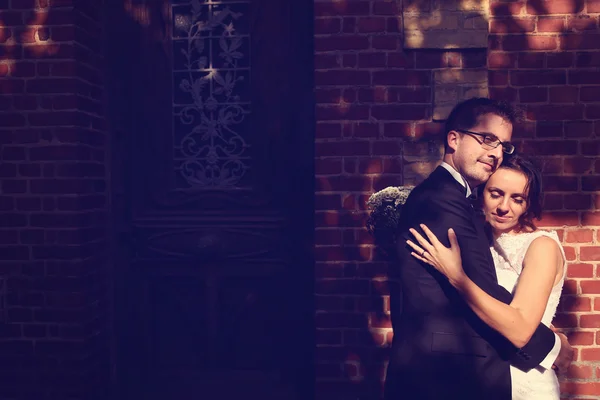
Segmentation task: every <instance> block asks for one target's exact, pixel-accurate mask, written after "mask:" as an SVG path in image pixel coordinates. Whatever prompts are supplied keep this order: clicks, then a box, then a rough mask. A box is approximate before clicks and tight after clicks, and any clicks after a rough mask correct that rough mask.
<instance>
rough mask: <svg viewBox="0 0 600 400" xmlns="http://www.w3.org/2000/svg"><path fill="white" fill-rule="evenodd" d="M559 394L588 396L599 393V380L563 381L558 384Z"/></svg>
mask: <svg viewBox="0 0 600 400" xmlns="http://www.w3.org/2000/svg"><path fill="white" fill-rule="evenodd" d="M560 393H561V395H563V396H564V395H567V396H570V395H580V396H589V395H592V396H593V395H595V394H598V393H600V382H575V381H564V382H561V385H560Z"/></svg>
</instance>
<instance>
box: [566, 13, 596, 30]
mask: <svg viewBox="0 0 600 400" xmlns="http://www.w3.org/2000/svg"><path fill="white" fill-rule="evenodd" d="M567 29H568V30H570V31H575V32H582V31H589V30H596V29H598V18H597V17H592V16H590V15H569V16H568V17H567Z"/></svg>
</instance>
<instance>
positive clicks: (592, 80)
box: [569, 36, 600, 85]
mask: <svg viewBox="0 0 600 400" xmlns="http://www.w3.org/2000/svg"><path fill="white" fill-rule="evenodd" d="M599 38H600V36H599ZM569 83H570V84H572V85H596V84H600V77H598V73H596V72H595V71H582V70H574V71H569Z"/></svg>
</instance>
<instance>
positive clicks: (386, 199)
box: [367, 186, 413, 255]
mask: <svg viewBox="0 0 600 400" xmlns="http://www.w3.org/2000/svg"><path fill="white" fill-rule="evenodd" d="M412 189H413V186H398V187H396V186H390V187H387V188H385V189H383V190H380V191H379V192H376V193H373V194H372V195H371V197H369V200H368V201H367V209H368V211H369V217H368V219H367V230H368V231H369V233H370V234H371V235H373V238H374V239H375V244H376V245H377V246H379V247H380V248H381V249H382V250H384V251H385V252H386V253H388V255H390V254H393V252H394V247H395V244H396V231H397V228H398V223H399V221H400V212H401V210H402V206H403V205H404V203H405V202H406V199H408V195H409V194H410V192H411V190H412Z"/></svg>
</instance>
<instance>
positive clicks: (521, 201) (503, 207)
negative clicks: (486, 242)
mask: <svg viewBox="0 0 600 400" xmlns="http://www.w3.org/2000/svg"><path fill="white" fill-rule="evenodd" d="M527 195H528V193H527V177H526V176H525V175H524V174H523V173H521V172H519V171H515V170H512V169H507V168H499V169H498V170H497V171H496V172H494V174H492V176H491V177H490V179H489V180H488V182H487V184H486V185H485V189H484V190H483V212H484V213H485V218H486V220H487V222H488V223H489V224H490V225H491V227H492V229H493V230H494V233H496V234H500V233H505V232H511V231H515V230H517V229H518V228H519V218H520V217H521V215H523V214H524V213H525V212H526V211H527Z"/></svg>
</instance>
